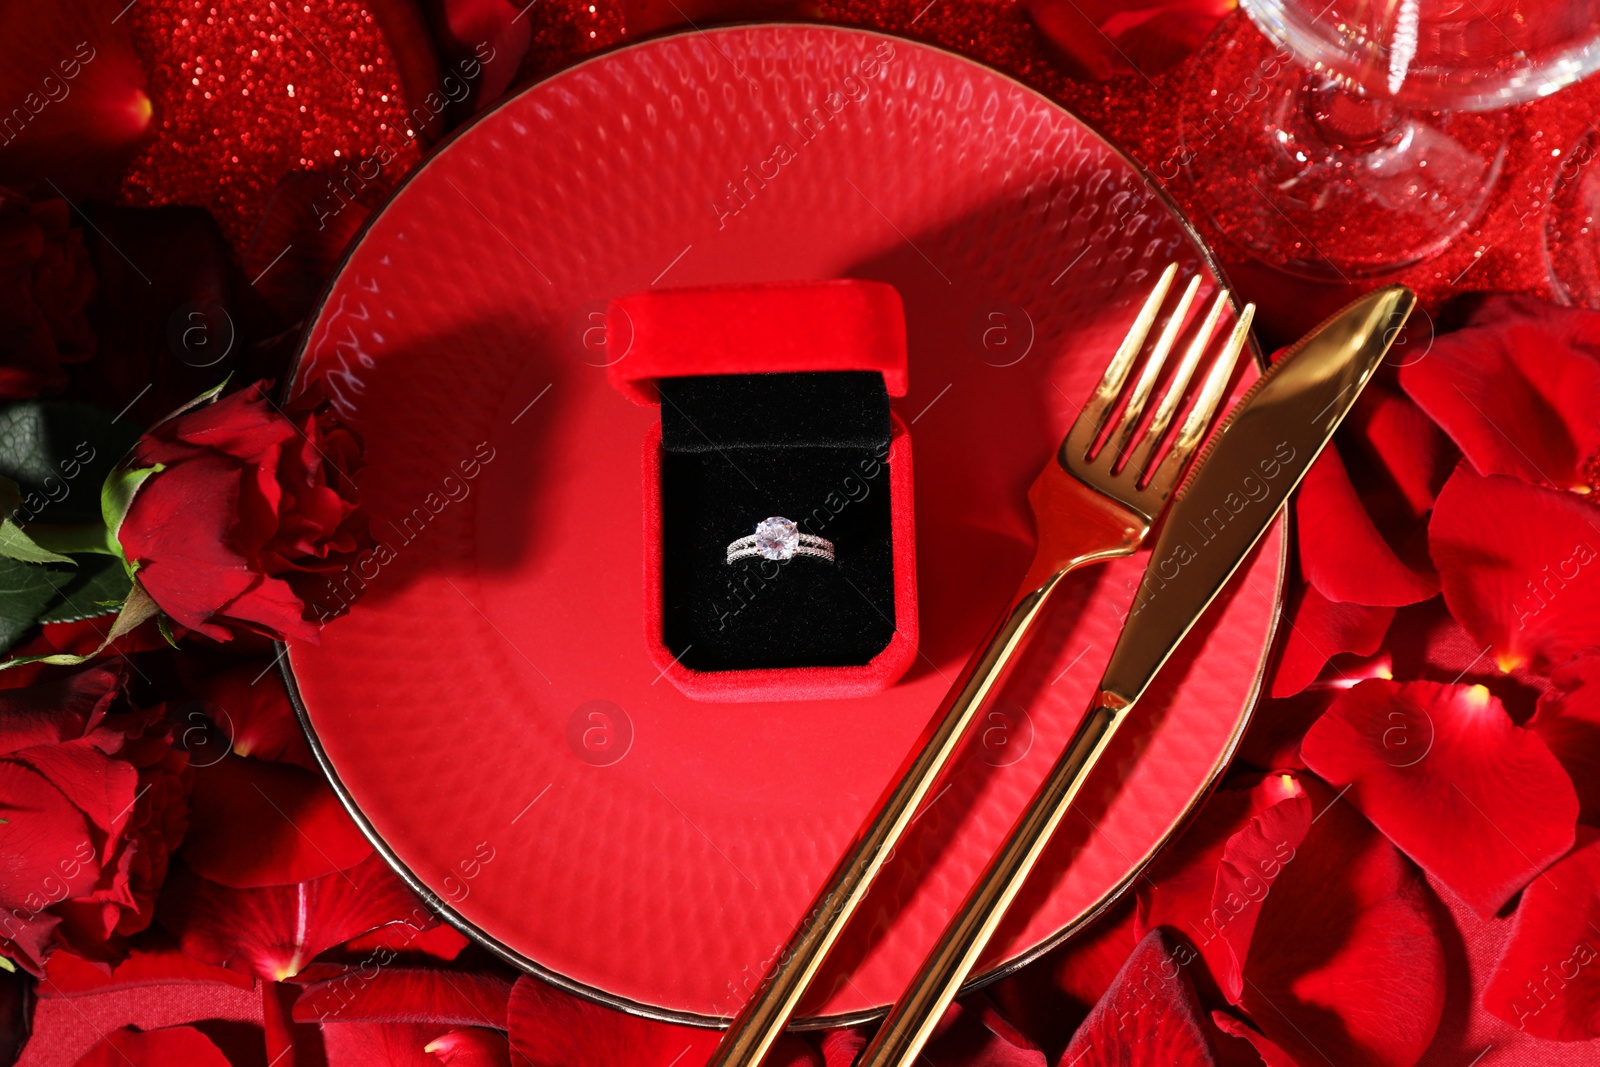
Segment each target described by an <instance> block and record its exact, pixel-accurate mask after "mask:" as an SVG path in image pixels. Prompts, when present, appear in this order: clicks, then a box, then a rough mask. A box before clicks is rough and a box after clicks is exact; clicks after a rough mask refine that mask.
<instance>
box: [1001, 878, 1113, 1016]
mask: <svg viewBox="0 0 1600 1067" xmlns="http://www.w3.org/2000/svg"><path fill="white" fill-rule="evenodd" d="M1140 933H1141V930H1140V928H1139V922H1138V915H1137V912H1136V906H1135V900H1134V898H1133V896H1132V895H1131V894H1130V895H1128V896H1126V897H1124V898H1123V900H1122V902H1121V903H1119V904H1117V905H1116V906H1114V907H1113V908H1111V910H1110V911H1108V912H1106V914H1105V915H1102V916H1101V917H1100V918H1098V919H1096V920H1095V921H1094V922H1093V923H1091V924H1090V925H1089V927H1088V928H1087V929H1085V930H1083V931H1082V932H1080V933H1077V934H1074V935H1073V936H1072V937H1071V938H1069V939H1068V940H1067V942H1066V944H1064V945H1062V946H1061V947H1060V948H1057V949H1055V950H1054V951H1052V952H1050V953H1049V954H1048V955H1046V956H1045V957H1044V958H1043V959H1041V960H1039V961H1038V962H1036V963H1032V964H1029V965H1028V966H1027V967H1024V968H1022V969H1021V970H1020V971H1018V972H1017V973H1016V974H1014V975H1012V976H1011V977H1009V978H1006V979H1004V980H1002V981H999V982H996V983H995V984H994V985H993V986H991V987H990V988H989V995H990V996H991V997H992V998H994V1001H995V1003H996V1004H998V1005H999V1006H1000V1009H1001V1010H1002V1011H1004V1012H1005V1014H1006V1017H1007V1018H1009V1019H1012V1020H1015V1022H1016V1023H1017V1025H1018V1026H1019V1027H1020V1028H1021V1029H1022V1030H1023V1031H1024V1032H1025V1033H1027V1034H1028V1035H1029V1036H1031V1037H1032V1038H1033V1039H1034V1040H1035V1041H1037V1042H1038V1043H1039V1044H1040V1045H1042V1046H1044V1047H1045V1048H1064V1047H1065V1046H1066V1043H1067V1041H1068V1040H1070V1039H1071V1037H1072V1034H1073V1032H1074V1031H1075V1030H1076V1029H1077V1028H1078V1026H1079V1024H1081V1023H1082V1022H1083V1020H1084V1019H1085V1018H1087V1017H1088V1015H1089V1012H1090V1011H1091V1010H1092V1009H1093V1008H1094V1006H1095V1004H1097V1003H1098V1002H1099V1001H1100V998H1101V997H1102V996H1104V995H1105V992H1106V990H1107V989H1110V988H1111V983H1112V982H1113V981H1114V980H1115V979H1116V977H1117V973H1118V972H1119V971H1121V970H1122V965H1123V964H1124V963H1125V962H1127V959H1128V955H1129V953H1131V952H1132V951H1133V950H1134V947H1135V946H1136V945H1137V944H1138V943H1139V936H1140Z"/></svg>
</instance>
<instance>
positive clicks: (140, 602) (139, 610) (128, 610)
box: [0, 582, 161, 671]
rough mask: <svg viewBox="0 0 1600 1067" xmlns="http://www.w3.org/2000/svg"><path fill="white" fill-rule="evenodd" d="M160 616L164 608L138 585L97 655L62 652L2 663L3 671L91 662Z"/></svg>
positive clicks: (92, 653)
mask: <svg viewBox="0 0 1600 1067" xmlns="http://www.w3.org/2000/svg"><path fill="white" fill-rule="evenodd" d="M160 613H161V609H160V607H158V606H157V605H156V602H155V601H154V600H152V599H151V598H150V594H149V593H146V592H145V591H144V587H143V586H141V585H140V584H139V583H138V582H134V583H133V586H132V588H131V589H129V590H128V599H127V600H125V601H123V602H122V610H121V611H119V612H117V617H116V620H115V621H114V622H112V624H111V629H110V630H108V631H107V632H106V635H105V639H104V640H103V641H101V642H100V647H99V648H96V649H95V650H94V651H93V652H90V653H88V654H87V655H82V656H79V655H75V654H73V653H70V652H58V653H55V654H54V655H49V656H20V657H18V658H16V659H8V660H6V661H5V662H4V663H0V671H3V670H5V669H6V668H8V667H20V666H22V665H23V664H25V663H50V664H54V665H56V666H64V667H70V666H74V665H76V664H79V663H87V662H89V661H90V660H92V659H94V658H95V657H96V656H98V655H99V654H100V653H102V652H104V651H105V650H106V648H107V647H108V646H109V645H110V644H111V643H112V642H113V641H115V640H117V638H119V637H124V636H126V635H127V634H130V633H132V632H133V631H134V630H136V629H138V628H139V626H140V624H142V623H145V622H148V621H149V620H150V619H153V618H155V617H156V616H157V615H159V614H160Z"/></svg>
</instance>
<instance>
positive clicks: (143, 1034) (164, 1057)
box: [78, 1026, 229, 1067]
mask: <svg viewBox="0 0 1600 1067" xmlns="http://www.w3.org/2000/svg"><path fill="white" fill-rule="evenodd" d="M179 1063H181V1064H183V1067H229V1065H228V1058H227V1057H226V1056H224V1055H223V1054H222V1050H221V1049H219V1048H217V1046H216V1045H214V1044H212V1043H211V1039H210V1038H208V1037H206V1035H204V1034H202V1033H201V1032H200V1031H199V1030H196V1029H195V1028H194V1027H192V1026H169V1027H166V1028H165V1029H161V1030H149V1031H139V1030H135V1029H133V1028H132V1027H128V1028H125V1029H122V1030H113V1031H112V1032H111V1033H109V1034H107V1035H106V1036H105V1037H104V1038H102V1039H101V1040H100V1042H99V1043H98V1044H96V1045H95V1046H94V1048H92V1049H90V1050H89V1051H88V1052H87V1053H85V1054H84V1056H83V1058H82V1059H80V1060H78V1067H172V1065H173V1064H179Z"/></svg>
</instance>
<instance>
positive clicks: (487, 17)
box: [428, 0, 698, 111]
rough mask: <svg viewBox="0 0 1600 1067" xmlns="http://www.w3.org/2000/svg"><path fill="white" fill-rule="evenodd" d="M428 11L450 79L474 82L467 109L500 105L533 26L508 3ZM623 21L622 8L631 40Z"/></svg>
mask: <svg viewBox="0 0 1600 1067" xmlns="http://www.w3.org/2000/svg"><path fill="white" fill-rule="evenodd" d="M428 7H429V8H430V9H437V8H442V11H437V12H435V11H434V10H430V11H429V15H430V16H431V17H432V18H433V21H434V24H435V34H434V37H435V39H436V40H438V42H439V49H440V52H441V53H442V58H443V59H444V61H445V62H446V63H447V64H451V65H454V66H455V68H456V70H455V71H452V72H451V73H458V72H459V75H460V76H461V77H462V80H463V81H466V82H467V83H469V84H472V83H473V82H474V81H476V85H475V87H474V89H473V92H472V96H471V104H472V109H473V110H474V111H479V110H482V109H483V108H484V107H486V106H487V105H489V104H492V103H494V102H495V101H496V100H498V99H500V97H501V96H502V95H504V93H505V91H506V89H507V88H509V87H510V85H511V82H512V79H513V78H515V77H516V74H517V68H518V67H519V66H520V65H521V64H522V59H523V57H524V56H526V55H527V54H528V45H529V44H530V43H531V42H532V40H533V20H532V19H530V18H527V17H526V16H524V15H523V14H522V8H521V6H520V5H518V4H513V3H511V0H429V4H428ZM627 15H628V11H627V8H624V16H623V18H624V24H625V25H626V26H627V28H628V30H629V33H630V35H636V34H635V30H636V27H635V26H634V25H633V24H632V22H631V20H629V19H628V17H627ZM696 21H698V20H696ZM440 23H443V25H442V26H441V25H439V24H440ZM471 71H477V72H478V77H477V78H476V79H473V78H471V77H467V75H468V74H469V72H471Z"/></svg>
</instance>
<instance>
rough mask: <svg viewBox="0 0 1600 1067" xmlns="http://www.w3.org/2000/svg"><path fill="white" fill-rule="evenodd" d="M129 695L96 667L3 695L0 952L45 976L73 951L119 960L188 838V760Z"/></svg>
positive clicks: (157, 718)
mask: <svg viewBox="0 0 1600 1067" xmlns="http://www.w3.org/2000/svg"><path fill="white" fill-rule="evenodd" d="M121 688H122V676H121V674H120V673H119V672H117V671H112V670H107V669H105V668H101V667H95V668H90V669H87V670H83V671H79V672H77V673H75V674H69V675H65V676H60V677H57V678H55V679H53V680H51V681H49V682H46V683H44V684H41V685H36V686H32V687H29V688H26V689H9V690H5V691H4V692H0V819H4V821H3V822H0V855H3V856H5V857H6V862H5V863H4V864H3V865H0V910H3V914H0V952H3V953H4V954H5V955H6V956H8V957H10V958H11V959H13V960H15V961H17V962H18V963H20V964H21V965H22V966H24V967H25V968H27V969H28V970H30V971H33V972H34V973H38V972H39V971H40V970H41V969H42V967H43V965H44V961H45V960H46V959H47V958H48V957H49V956H50V954H51V953H52V952H53V951H54V950H55V949H56V948H57V947H59V946H62V945H66V946H68V947H70V948H71V949H73V950H74V951H76V952H77V953H79V954H80V955H83V956H85V957H87V958H90V959H95V960H101V961H108V960H111V959H115V958H117V957H118V956H119V955H120V954H121V949H122V946H121V945H120V943H119V941H118V940H117V938H118V935H125V934H132V933H137V932H138V931H140V930H143V929H144V928H145V927H146V926H148V925H149V923H150V918H151V915H152V914H153V910H154V909H153V903H154V898H155V894H156V892H157V891H158V890H159V889H160V887H161V884H162V882H163V881H164V879H165V878H166V873H167V856H168V853H169V852H170V850H171V849H173V848H175V847H176V846H177V845H178V843H179V842H180V841H181V840H182V838H183V833H184V828H185V826H186V824H187V796H188V789H189V781H190V772H189V770H188V766H187V763H188V760H187V756H186V755H185V753H183V752H182V751H181V750H176V749H173V748H172V738H171V734H170V731H169V730H168V729H167V728H166V727H165V725H164V723H163V711H162V709H160V708H154V709H135V708H130V707H128V706H126V705H125V704H123V703H121V702H119V701H118V699H117V698H118V695H119V693H120V691H121Z"/></svg>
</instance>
